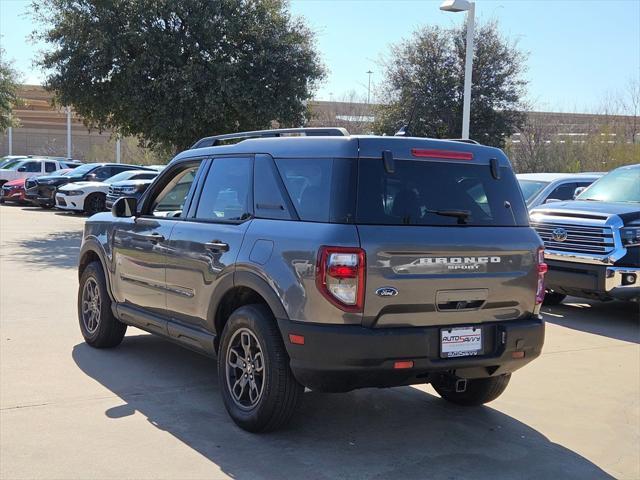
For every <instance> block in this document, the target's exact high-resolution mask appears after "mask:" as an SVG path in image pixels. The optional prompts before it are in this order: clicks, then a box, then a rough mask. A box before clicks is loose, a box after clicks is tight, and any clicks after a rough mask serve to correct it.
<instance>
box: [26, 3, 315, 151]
mask: <svg viewBox="0 0 640 480" xmlns="http://www.w3.org/2000/svg"><path fill="white" fill-rule="evenodd" d="M32 11H33V13H34V16H35V17H36V18H37V19H39V21H40V22H41V23H42V25H43V26H44V32H43V33H40V34H36V37H40V38H42V39H43V40H45V41H46V42H47V43H48V44H49V45H50V46H51V47H52V48H51V49H50V50H49V51H47V52H46V53H45V54H44V56H43V57H42V59H41V61H40V65H41V66H42V67H44V68H45V69H46V70H47V71H49V72H51V73H50V74H49V75H48V77H47V79H46V87H47V88H49V89H50V90H52V91H54V92H55V94H56V101H57V102H58V103H60V104H62V105H73V108H74V110H75V111H76V112H77V113H78V114H79V115H81V116H82V117H83V118H84V119H85V121H86V123H87V125H88V126H90V127H95V128H99V129H114V130H116V131H117V132H118V133H120V134H121V135H123V136H137V137H138V138H140V139H142V140H143V141H144V142H145V143H146V144H148V145H163V146H165V147H166V146H172V147H174V148H177V149H184V148H188V147H189V146H190V145H191V144H193V142H195V141H196V140H197V139H199V138H200V137H203V136H207V135H214V134H221V133H229V132H234V131H238V130H253V129H261V128H264V127H268V126H270V123H271V122H272V121H277V122H279V123H280V124H281V125H287V126H297V125H300V124H301V123H303V122H304V120H305V114H306V108H305V105H306V101H307V100H308V99H309V98H311V95H312V93H313V91H314V89H315V87H316V85H317V82H319V81H320V80H321V79H322V78H323V76H324V69H323V66H322V65H321V63H320V61H319V58H318V55H317V53H316V51H315V50H314V45H313V40H314V38H313V34H312V32H311V31H310V30H309V29H308V28H307V26H306V25H305V24H304V23H303V21H302V20H301V19H297V18H294V17H292V16H291V15H290V13H289V11H288V5H287V3H286V2H284V1H282V0H181V1H179V2H175V1H173V0H110V1H106V2H105V1H100V0H39V1H34V2H33V3H32Z"/></svg>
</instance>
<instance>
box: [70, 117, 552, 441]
mask: <svg viewBox="0 0 640 480" xmlns="http://www.w3.org/2000/svg"><path fill="white" fill-rule="evenodd" d="M289 135H298V136H292V137H286V136H289ZM254 137H258V138H254ZM269 137H273V138H269ZM230 141H236V142H237V143H235V144H232V145H229V144H225V143H229V142H230ZM545 271H546V265H545V264H544V260H543V249H542V242H541V241H540V238H539V237H538V235H537V234H536V232H535V231H534V230H533V229H532V228H530V227H529V223H528V217H527V209H526V206H525V204H524V201H523V198H522V194H521V193H520V189H519V187H518V184H517V181H516V178H515V176H514V174H513V172H512V169H511V166H510V164H509V161H508V159H507V158H506V157H505V155H504V153H503V152H502V151H500V150H498V149H495V148H490V147H486V146H482V145H477V144H474V143H465V142H461V141H445V140H429V139H422V138H400V137H375V136H363V137H359V136H350V135H349V134H348V133H347V132H346V131H344V130H342V129H293V130H276V131H265V132H249V133H244V134H237V135H227V136H220V137H210V138H206V139H203V140H201V141H200V142H198V143H197V144H196V145H195V146H194V148H192V149H191V150H188V151H185V152H183V153H181V154H180V155H178V156H177V157H176V158H175V159H174V160H173V161H172V162H171V163H170V164H169V165H168V167H167V168H166V170H165V171H163V172H162V173H161V174H160V175H159V176H158V177H157V178H156V179H155V180H154V182H153V183H152V185H151V186H150V187H149V189H148V190H147V192H146V193H145V195H144V196H143V197H142V199H141V201H140V202H138V201H137V200H136V199H135V198H126V197H124V198H121V199H119V200H117V201H116V202H115V204H114V206H113V209H112V212H111V213H100V214H97V215H95V216H93V217H91V218H90V219H89V220H87V222H86V225H85V231H84V238H83V243H82V248H81V254H80V263H79V270H78V274H79V279H80V287H79V291H78V315H79V322H80V329H81V331H82V334H83V336H84V338H85V340H86V342H87V343H88V344H89V345H92V346H94V347H98V348H102V347H114V346H116V345H118V344H119V343H120V342H121V341H122V339H123V336H124V334H125V330H126V328H127V325H133V326H136V327H139V328H141V329H143V330H146V331H148V332H152V333H155V334H158V335H162V336H164V337H167V338H169V339H172V340H174V341H176V342H178V343H180V344H182V345H184V346H186V347H188V348H191V349H194V350H196V351H200V352H202V353H205V354H210V355H217V359H218V360H217V364H218V375H219V384H220V388H221V392H222V397H223V400H224V404H225V406H226V408H227V410H228V412H229V414H230V415H231V417H232V418H233V420H234V421H235V422H236V423H237V424H238V425H240V426H241V427H242V428H244V429H246V430H249V431H254V432H257V431H266V430H273V429H276V428H278V427H280V426H281V425H283V424H284V423H285V422H286V421H287V420H288V419H289V418H290V417H291V415H292V413H293V411H294V409H295V407H296V405H297V404H298V402H299V400H300V399H301V396H302V393H303V391H304V387H308V388H310V389H313V390H321V391H330V392H340V391H348V390H351V389H354V388H362V387H392V386H398V385H409V384H418V383H431V384H432V385H433V386H434V388H435V389H436V391H437V392H438V393H439V394H440V395H441V396H442V397H443V398H444V399H446V400H448V401H451V402H453V403H456V404H460V405H479V404H483V403H486V402H490V401H491V400H493V399H495V398H496V397H498V396H499V395H500V394H501V393H502V392H503V391H504V390H505V388H506V386H507V384H508V382H509V378H510V376H511V373H512V372H514V371H515V370H517V369H519V368H521V367H523V366H524V365H526V364H527V363H528V362H530V361H532V360H533V359H535V358H536V357H537V356H538V355H540V351H541V349H542V345H543V341H544V323H543V321H542V319H541V317H540V315H539V311H540V305H541V303H542V299H543V296H544V284H543V276H544V273H545Z"/></svg>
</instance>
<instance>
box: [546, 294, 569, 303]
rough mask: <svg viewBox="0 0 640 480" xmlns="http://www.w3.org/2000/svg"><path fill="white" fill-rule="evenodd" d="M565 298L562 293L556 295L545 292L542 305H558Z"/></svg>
mask: <svg viewBox="0 0 640 480" xmlns="http://www.w3.org/2000/svg"><path fill="white" fill-rule="evenodd" d="M565 298H567V296H566V295H565V294H563V293H557V292H553V291H547V292H546V293H545V295H544V301H543V302H542V304H543V305H560V304H561V303H562V301H563V300H564V299H565Z"/></svg>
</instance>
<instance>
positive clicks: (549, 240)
mask: <svg viewBox="0 0 640 480" xmlns="http://www.w3.org/2000/svg"><path fill="white" fill-rule="evenodd" d="M531 226H532V227H533V228H535V230H536V232H538V235H540V238H542V241H543V242H544V246H545V247H546V248H547V249H549V250H556V251H558V252H572V253H582V254H596V255H607V254H608V253H611V252H612V251H613V249H614V248H615V244H614V240H613V230H612V229H611V227H595V226H582V225H572V224H566V223H548V222H544V223H539V222H531ZM562 230H564V232H565V233H566V239H565V240H564V241H560V240H559V238H558V235H556V238H554V231H555V232H556V233H558V234H561V235H559V237H560V238H562V237H563V236H564V235H563V234H562Z"/></svg>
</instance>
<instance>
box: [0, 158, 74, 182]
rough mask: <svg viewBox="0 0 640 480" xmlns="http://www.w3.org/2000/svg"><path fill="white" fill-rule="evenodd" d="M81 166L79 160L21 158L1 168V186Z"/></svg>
mask: <svg viewBox="0 0 640 480" xmlns="http://www.w3.org/2000/svg"><path fill="white" fill-rule="evenodd" d="M78 165H81V163H80V162H78V161H77V160H60V159H54V158H47V157H37V158H36V157H27V158H19V159H16V160H13V161H10V162H7V163H6V164H4V165H3V166H2V168H0V186H2V185H4V184H5V183H6V182H10V181H11V180H17V179H19V178H28V177H39V176H41V175H46V174H49V173H53V172H56V171H58V170H62V169H65V168H75V167H77V166H78Z"/></svg>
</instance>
